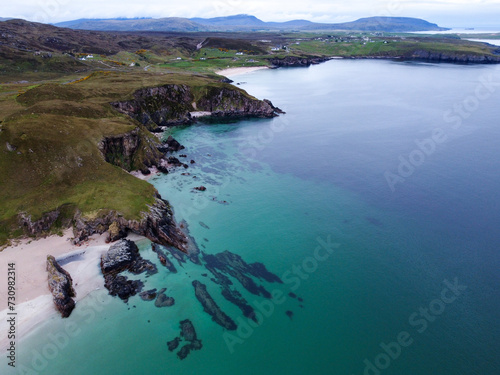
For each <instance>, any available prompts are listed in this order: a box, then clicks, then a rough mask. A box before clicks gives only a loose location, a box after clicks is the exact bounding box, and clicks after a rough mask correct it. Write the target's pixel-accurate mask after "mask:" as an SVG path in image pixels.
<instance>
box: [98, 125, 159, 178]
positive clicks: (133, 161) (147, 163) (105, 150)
mask: <svg viewBox="0 0 500 375" xmlns="http://www.w3.org/2000/svg"><path fill="white" fill-rule="evenodd" d="M161 146H162V145H161V142H160V141H159V140H158V139H156V138H155V137H154V136H152V135H151V133H149V132H147V131H146V130H145V129H143V128H140V127H138V128H136V129H134V130H132V131H131V132H128V133H124V134H120V135H116V136H109V137H105V138H103V139H102V140H101V142H99V145H98V147H99V149H100V150H101V152H102V154H103V155H104V158H105V160H106V161H107V162H108V163H111V164H114V165H116V166H119V167H121V168H123V169H125V170H127V171H132V170H141V171H146V170H147V168H148V167H151V166H153V165H158V164H159V163H160V159H161V158H162V156H163V153H162V152H160V151H159V150H158V148H160V147H161Z"/></svg>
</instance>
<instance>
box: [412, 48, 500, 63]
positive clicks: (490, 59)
mask: <svg viewBox="0 0 500 375" xmlns="http://www.w3.org/2000/svg"><path fill="white" fill-rule="evenodd" d="M411 58H412V59H415V60H425V61H436V62H447V63H460V64H493V63H499V62H500V56H490V55H476V54H465V53H456V52H449V53H443V52H431V51H426V50H417V51H415V52H413V54H412V56H411Z"/></svg>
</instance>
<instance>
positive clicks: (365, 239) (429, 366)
mask: <svg viewBox="0 0 500 375" xmlns="http://www.w3.org/2000/svg"><path fill="white" fill-rule="evenodd" d="M499 82H500V70H499V69H498V68H496V67H495V66H459V65H447V64H441V65H436V64H434V65H433V64H423V63H422V64H420V63H403V62H398V63H396V62H386V61H343V60H342V61H331V62H329V63H325V64H322V65H319V66H314V67H311V68H307V69H306V68H297V69H278V70H270V71H259V72H255V73H251V74H248V75H244V76H238V77H236V82H235V83H241V85H240V87H242V88H244V89H245V90H247V91H248V92H249V93H251V94H252V95H254V96H256V97H258V98H269V99H271V100H272V101H273V103H274V104H275V105H278V106H279V107H281V108H282V109H284V110H285V111H286V112H287V114H286V115H283V116H280V117H278V118H275V119H271V120H247V121H241V122H238V123H231V124H198V125H195V126H191V127H186V128H177V129H174V130H173V131H172V134H173V135H174V137H175V138H176V139H178V140H179V141H180V142H181V143H182V144H184V145H185V146H186V149H185V150H183V151H182V152H183V153H185V154H187V155H188V160H189V159H194V160H195V161H196V164H192V165H191V166H190V168H189V169H188V170H184V169H182V170H177V171H175V172H173V173H171V174H169V175H163V176H159V177H156V178H154V179H153V180H152V183H153V184H154V185H155V186H156V187H157V189H158V190H159V191H160V193H161V194H162V196H163V197H165V198H167V199H168V200H169V201H170V203H171V204H172V206H173V207H174V211H175V216H176V218H177V219H178V220H179V221H180V220H186V222H187V224H188V226H189V230H190V233H191V235H192V236H193V237H194V238H195V239H196V241H197V243H198V244H199V245H200V249H201V250H202V251H203V252H205V253H207V254H215V253H219V252H222V251H224V250H229V251H231V252H233V253H236V254H239V255H241V256H242V258H243V259H244V260H245V261H247V262H248V263H251V262H256V261H259V262H262V263H264V264H265V265H266V267H267V268H268V269H269V270H270V271H271V272H273V273H275V274H277V275H278V276H280V277H281V278H282V280H283V281H284V283H283V284H276V283H274V284H271V283H267V282H263V281H260V283H262V284H263V285H264V286H265V287H266V288H267V289H268V290H269V291H273V290H276V291H281V292H282V293H283V295H284V296H285V297H280V298H275V299H274V301H275V302H274V303H272V304H269V303H267V304H266V302H264V301H269V300H266V299H264V298H262V297H257V296H254V295H252V294H250V293H248V292H247V291H246V290H245V289H243V288H241V286H240V285H238V284H237V282H235V285H236V287H237V289H238V290H239V291H240V292H241V294H242V295H243V297H244V298H246V299H247V301H248V302H249V303H250V304H251V305H253V306H254V307H255V308H256V310H257V311H259V310H263V312H264V314H263V318H262V320H261V325H260V326H258V327H255V328H252V327H250V326H247V324H246V323H245V322H247V321H248V320H247V319H245V318H244V317H243V316H242V314H241V311H240V310H239V309H238V308H237V307H236V306H234V305H232V304H230V303H229V302H227V301H226V300H225V299H224V298H223V297H222V296H221V295H220V290H219V287H218V286H217V285H216V284H214V283H213V282H211V281H210V280H209V278H207V277H205V276H203V274H205V273H207V270H206V269H205V268H204V267H203V266H200V265H195V264H193V263H190V262H186V263H183V264H182V266H179V265H178V264H177V263H175V262H174V263H175V265H176V266H177V268H178V270H179V272H178V273H177V274H170V273H168V271H167V270H166V269H165V268H162V266H161V265H160V264H159V262H158V261H157V259H156V254H155V253H153V252H152V251H151V248H150V244H149V242H148V241H143V242H142V243H139V245H140V248H141V253H142V255H143V257H145V258H147V259H151V260H152V261H154V262H155V263H156V264H157V265H158V268H159V270H160V272H159V273H158V274H157V275H154V276H151V277H150V278H148V279H145V283H146V287H145V289H152V288H154V287H155V288H161V287H167V294H168V295H169V296H173V297H174V298H175V300H176V304H175V305H174V306H173V307H168V308H156V307H155V306H154V304H153V303H152V302H144V301H142V300H140V298H139V297H138V296H136V297H132V298H131V299H130V301H129V304H128V305H127V304H124V303H123V302H121V301H119V300H117V299H113V298H110V297H108V296H107V295H106V293H105V291H98V292H96V293H94V294H92V295H91V296H90V297H89V298H87V299H86V300H85V301H83V302H81V303H80V304H79V305H78V306H77V308H76V309H75V312H74V313H73V315H72V316H71V317H70V318H69V319H67V320H64V321H62V320H61V319H59V318H53V319H51V320H50V321H48V322H47V323H46V324H44V325H43V326H41V327H39V328H38V329H37V330H36V331H34V332H33V334H32V335H30V336H29V337H28V338H27V339H26V340H24V341H23V342H21V343H19V344H18V345H19V350H20V353H19V364H22V365H23V366H25V369H28V368H30V369H32V370H36V371H33V372H31V373H39V374H68V373H71V374H90V373H92V374H111V373H118V374H167V373H178V374H202V373H206V374H255V373H258V374H273V375H275V374H304V373H308V374H321V375H322V374H335V375H336V374H346V375H352V374H356V375H357V374H379V373H380V374H413V375H424V374H442V375H448V374H449V375H459V374H464V375H465V374H467V375H469V374H478V375H479V374H481V375H490V374H491V375H493V374H497V373H498V368H500V360H499V357H498V352H499V349H500V345H499V344H498V341H497V337H498V336H499V334H500V323H499V321H500V320H499V318H500V316H499V311H500V299H499V298H498V297H499V290H498V285H499V281H500V280H499V273H498V269H499V265H500V259H499V258H500V257H499V254H498V244H499V239H500V238H499V237H500V230H499V229H498V227H499V224H500V210H499V209H500V196H499V195H498V193H497V192H498V191H499V190H500V175H499V174H498V161H499V160H500V148H499V147H498V145H499V141H500V126H499V125H500V123H499V120H498V119H499V118H500V107H499V106H498V102H499V99H500V92H499V90H498V87H499V84H498V83H499ZM429 139H434V140H433V141H429ZM419 145H420V146H421V147H419ZM422 150H423V151H422ZM424 151H425V152H424ZM400 157H402V158H403V159H400ZM401 160H405V161H404V162H402V161H401ZM409 160H412V161H413V162H414V165H410V164H407V163H410V161H409ZM401 163H403V164H404V165H405V166H406V169H405V167H404V166H403V167H402V169H401V171H402V172H403V173H400V172H398V167H400V165H401ZM186 172H188V173H189V175H182V173H186ZM387 172H389V173H391V174H390V176H392V177H391V179H390V181H392V188H391V183H388V181H387ZM394 179H395V180H394ZM394 181H396V182H394ZM201 185H203V186H205V187H206V188H207V191H205V192H195V191H194V190H193V188H194V187H197V186H201ZM322 243H323V244H324V243H327V244H330V247H328V246H327V248H328V250H329V253H328V252H327V250H325V249H324V248H321V244H322ZM318 246H319V247H318ZM317 249H320V250H317ZM298 267H300V269H299V268H298ZM192 280H200V281H202V282H203V283H205V284H206V285H207V288H208V291H209V292H210V293H211V294H212V296H213V298H214V299H215V300H216V301H217V303H218V304H219V305H220V307H221V308H222V309H223V310H224V311H225V312H226V313H227V314H228V315H230V316H231V317H232V318H233V319H234V320H235V321H236V322H237V323H238V324H239V325H240V327H242V328H240V330H239V331H236V332H230V333H231V335H232V336H228V332H225V331H224V330H223V329H222V328H221V327H220V326H218V325H217V324H215V323H214V322H212V320H211V318H210V316H209V315H208V314H206V313H205V312H203V308H202V307H201V305H200V303H199V302H198V301H197V300H196V298H195V296H194V290H193V287H192V285H191V282H192ZM445 280H447V282H448V284H447V282H445ZM450 283H451V284H457V283H458V285H463V286H465V287H466V289H464V288H461V287H459V288H458V290H457V291H456V293H453V291H451V290H450V287H449V285H450ZM447 285H448V286H447ZM446 288H448V289H446ZM289 292H293V293H295V294H296V295H297V296H298V297H300V298H302V299H303V302H302V303H301V302H299V301H298V300H297V299H296V298H292V297H290V296H288V293H289ZM452 297H454V298H452ZM451 300H453V301H451ZM444 301H446V302H444ZM300 305H302V306H303V307H300ZM258 306H265V307H266V308H267V310H264V309H263V308H260V309H259V307H258ZM269 306H271V307H269ZM421 308H423V309H427V310H420V309H421ZM287 311H292V312H293V316H292V317H291V318H290V317H288V316H287V315H286V312H287ZM186 318H189V319H190V320H191V321H192V322H193V324H194V326H195V328H196V331H197V334H198V337H199V338H200V339H201V340H202V343H203V348H202V349H201V350H199V351H193V352H191V354H190V355H189V356H188V357H187V358H186V359H185V360H183V361H181V360H179V359H178V358H177V357H176V355H175V352H173V353H172V352H169V351H168V350H167V346H166V342H167V341H169V340H171V339H173V338H174V337H175V336H177V335H178V333H179V321H180V320H183V319H186ZM73 324H74V325H73ZM243 328H245V329H243ZM75 331H76V332H75ZM68 337H69V338H68ZM57 338H59V341H57V340H58V339H57ZM228 340H229V344H228ZM398 340H399V343H398V344H391V343H392V342H396V341H398ZM54 342H55V343H56V344H59V347H57V345H53V343H54ZM51 345H52V346H51ZM383 347H386V348H387V347H389V349H387V351H384V349H383ZM38 353H41V354H40V355H38ZM33 361H35V362H33ZM20 373H30V372H28V371H25V372H20Z"/></svg>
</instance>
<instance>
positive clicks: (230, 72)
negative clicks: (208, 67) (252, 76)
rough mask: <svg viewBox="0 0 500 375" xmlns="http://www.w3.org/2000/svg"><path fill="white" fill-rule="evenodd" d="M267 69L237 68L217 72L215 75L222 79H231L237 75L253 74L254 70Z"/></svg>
mask: <svg viewBox="0 0 500 375" xmlns="http://www.w3.org/2000/svg"><path fill="white" fill-rule="evenodd" d="M262 69H269V67H267V66H249V67H238V68H227V69H222V70H219V71H217V72H216V73H217V74H218V75H220V76H224V77H233V76H236V75H239V74H246V73H251V72H255V71H256V70H262Z"/></svg>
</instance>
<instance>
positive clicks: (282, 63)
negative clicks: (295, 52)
mask: <svg viewBox="0 0 500 375" xmlns="http://www.w3.org/2000/svg"><path fill="white" fill-rule="evenodd" d="M328 60H330V58H329V57H299V56H286V57H284V58H279V57H275V58H272V59H269V62H270V63H271V64H273V65H274V66H275V67H292V66H302V67H303V66H310V65H315V64H320V63H322V62H325V61H328Z"/></svg>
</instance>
